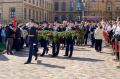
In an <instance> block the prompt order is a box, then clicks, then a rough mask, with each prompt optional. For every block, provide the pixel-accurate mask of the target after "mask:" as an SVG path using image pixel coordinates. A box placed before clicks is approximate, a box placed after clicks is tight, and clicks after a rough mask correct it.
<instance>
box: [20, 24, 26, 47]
mask: <svg viewBox="0 0 120 79" xmlns="http://www.w3.org/2000/svg"><path fill="white" fill-rule="evenodd" d="M20 31H21V42H20V48H21V49H23V45H24V39H25V35H24V30H23V25H21V26H20Z"/></svg>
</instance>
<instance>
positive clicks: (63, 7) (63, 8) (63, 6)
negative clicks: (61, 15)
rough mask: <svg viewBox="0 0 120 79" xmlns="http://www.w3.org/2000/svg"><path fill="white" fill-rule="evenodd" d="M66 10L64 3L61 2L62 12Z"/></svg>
mask: <svg viewBox="0 0 120 79" xmlns="http://www.w3.org/2000/svg"><path fill="white" fill-rule="evenodd" d="M65 10H66V2H62V11H65Z"/></svg>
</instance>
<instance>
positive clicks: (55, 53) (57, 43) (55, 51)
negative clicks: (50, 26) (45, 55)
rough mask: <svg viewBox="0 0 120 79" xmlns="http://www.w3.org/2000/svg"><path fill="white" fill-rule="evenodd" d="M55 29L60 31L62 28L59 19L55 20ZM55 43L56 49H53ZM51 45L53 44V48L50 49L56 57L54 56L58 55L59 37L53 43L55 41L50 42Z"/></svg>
mask: <svg viewBox="0 0 120 79" xmlns="http://www.w3.org/2000/svg"><path fill="white" fill-rule="evenodd" d="M56 27H57V28H56V31H58V32H61V31H62V29H61V28H60V21H56ZM55 45H56V46H57V50H55ZM52 46H53V49H52V53H53V55H52V56H53V57H56V56H58V54H59V48H60V42H59V39H58V40H57V42H56V43H55V42H53V43H52Z"/></svg>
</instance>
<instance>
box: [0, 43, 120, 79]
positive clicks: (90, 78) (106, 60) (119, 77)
mask: <svg viewBox="0 0 120 79" xmlns="http://www.w3.org/2000/svg"><path fill="white" fill-rule="evenodd" d="M42 49H43V48H40V49H39V53H41V52H42ZM51 52H52V49H51V48H50V51H49V53H48V55H45V57H39V59H38V61H35V60H34V59H35V57H33V60H32V64H28V65H24V62H26V61H27V58H28V49H27V48H26V49H24V50H23V51H21V52H16V54H15V56H14V55H6V54H4V55H0V79H120V70H118V69H116V66H118V62H114V61H113V60H112V59H114V58H115V57H113V56H111V55H110V54H111V50H110V49H108V47H107V46H105V45H103V53H98V52H96V51H95V50H94V48H90V46H82V47H80V46H79V47H78V46H75V47H74V54H73V57H72V58H67V57H63V55H64V53H65V50H60V54H59V56H58V57H57V58H52V57H51Z"/></svg>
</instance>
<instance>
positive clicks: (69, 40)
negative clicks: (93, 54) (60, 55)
mask: <svg viewBox="0 0 120 79" xmlns="http://www.w3.org/2000/svg"><path fill="white" fill-rule="evenodd" d="M66 43H67V46H66V52H65V55H67V56H68V52H69V50H70V56H72V54H73V47H74V38H73V39H72V37H70V38H67V39H66Z"/></svg>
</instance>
